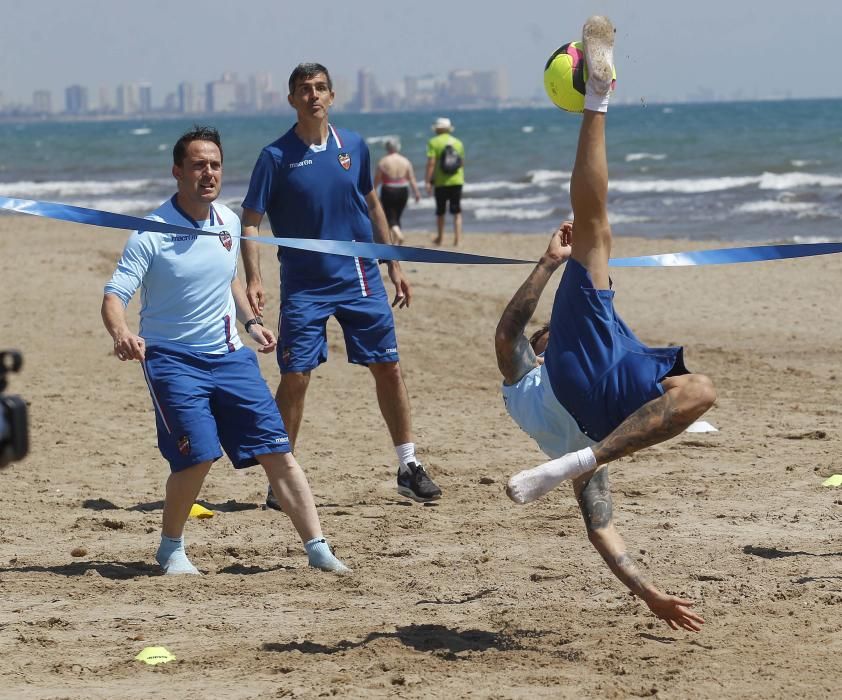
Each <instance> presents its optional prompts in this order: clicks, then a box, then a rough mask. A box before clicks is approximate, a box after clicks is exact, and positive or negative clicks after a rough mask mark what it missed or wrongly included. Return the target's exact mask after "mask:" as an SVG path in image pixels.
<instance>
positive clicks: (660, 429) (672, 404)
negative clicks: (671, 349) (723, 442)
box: [593, 374, 716, 464]
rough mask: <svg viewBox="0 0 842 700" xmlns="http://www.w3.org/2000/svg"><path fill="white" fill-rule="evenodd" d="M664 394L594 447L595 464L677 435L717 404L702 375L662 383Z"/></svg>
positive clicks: (686, 376)
mask: <svg viewBox="0 0 842 700" xmlns="http://www.w3.org/2000/svg"><path fill="white" fill-rule="evenodd" d="M663 386H664V389H665V391H664V394H663V396H660V397H659V398H657V399H654V400H652V401H650V402H649V403H647V404H644V405H643V406H641V407H640V408H639V409H637V410H636V411H635V412H634V413H632V414H631V415H630V416H629V417H628V418H626V419H625V420H624V421H623V422H622V423H620V425H618V426H617V427H616V428H615V429H614V431H613V432H612V433H611V434H610V435H609V436H608V437H606V438H605V439H604V440H601V441H600V442H598V443H597V444H596V445H594V446H593V453H594V456H595V457H596V462H597V464H607V463H608V462H613V461H614V460H615V459H620V457H626V456H628V455H630V454H632V453H634V452H637V451H638V450H642V449H643V448H644V447H650V446H652V445H656V444H658V443H659V442H665V441H666V440H669V439H670V438H673V437H675V436H676V435H679V434H680V433H681V432H683V431H684V430H685V429H686V428H687V426H688V425H690V424H691V423H693V422H694V421H695V420H697V419H698V418H699V417H700V416H701V415H702V414H703V413H705V411H707V410H708V409H709V408H710V407H711V406H712V405H713V403H714V401H716V392H715V391H714V388H713V383H712V382H711V381H710V379H708V378H707V377H706V376H704V375H702V374H685V375H683V376H681V377H669V378H667V379H665V380H664V381H663Z"/></svg>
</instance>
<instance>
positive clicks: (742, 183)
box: [608, 176, 761, 194]
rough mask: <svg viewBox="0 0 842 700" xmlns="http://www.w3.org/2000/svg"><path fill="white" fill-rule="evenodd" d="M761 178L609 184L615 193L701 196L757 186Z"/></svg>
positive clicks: (695, 179)
mask: <svg viewBox="0 0 842 700" xmlns="http://www.w3.org/2000/svg"><path fill="white" fill-rule="evenodd" d="M760 180H761V178H759V177H750V176H747V177H703V178H694V179H690V178H678V179H675V180H614V181H613V182H609V184H608V188H609V189H611V190H614V191H615V192H624V193H627V194H643V193H659V192H678V193H682V194H701V193H704V192H721V191H723V190H732V189H737V188H740V187H748V186H749V185H756V184H758V183H759V182H760Z"/></svg>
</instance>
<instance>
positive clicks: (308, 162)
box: [289, 158, 313, 170]
mask: <svg viewBox="0 0 842 700" xmlns="http://www.w3.org/2000/svg"><path fill="white" fill-rule="evenodd" d="M305 165H313V161H312V160H310V159H309V158H308V159H307V160H300V161H298V162H297V163H290V164H289V167H290V170H292V169H293V168H303V167H304V166H305Z"/></svg>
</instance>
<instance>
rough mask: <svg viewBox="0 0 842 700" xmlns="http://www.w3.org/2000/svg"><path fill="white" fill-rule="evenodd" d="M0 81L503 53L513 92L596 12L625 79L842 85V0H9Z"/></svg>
mask: <svg viewBox="0 0 842 700" xmlns="http://www.w3.org/2000/svg"><path fill="white" fill-rule="evenodd" d="M3 5H4V7H3V21H2V23H0V92H2V93H3V97H4V99H5V100H6V101H7V102H8V101H10V100H15V101H21V102H25V103H29V102H31V99H32V91H33V90H35V89H39V88H40V89H49V90H52V91H53V105H54V108H56V107H58V108H61V107H63V100H64V93H63V91H64V88H65V87H66V86H67V85H70V84H74V83H79V84H82V85H85V86H87V87H88V88H89V89H90V91H91V98H92V99H95V98H96V95H97V92H98V89H99V87H100V86H107V87H109V88H113V87H114V86H116V84H117V83H119V82H123V81H149V82H151V83H152V85H153V102H154V103H155V104H160V103H161V102H162V100H163V97H164V95H165V93H167V92H172V91H173V90H174V89H175V86H176V85H177V84H178V83H179V82H180V81H182V80H189V81H194V82H196V83H204V82H206V81H208V80H212V79H216V78H218V77H219V76H220V75H221V73H222V72H223V71H227V70H230V71H236V72H237V73H239V74H240V77H241V78H244V77H245V76H247V75H248V74H249V73H253V72H259V71H264V72H269V73H272V74H273V77H274V79H275V84H276V86H277V85H283V84H284V82H285V80H286V77H287V76H288V75H289V72H290V70H291V69H292V67H293V66H294V65H295V64H296V63H298V62H299V61H304V60H316V61H320V62H322V63H325V64H326V65H327V66H328V68H329V69H330V70H331V72H332V73H334V74H336V75H337V76H344V77H346V78H348V79H351V80H353V78H354V76H355V75H356V71H357V70H358V69H360V68H368V69H370V70H372V71H374V73H375V75H376V76H377V77H378V80H379V84H380V85H381V86H382V87H390V86H392V85H394V84H397V83H398V82H400V81H401V79H402V77H403V76H404V75H421V74H424V73H446V72H447V71H448V70H449V69H452V68H470V69H487V68H497V67H499V68H505V69H506V70H507V72H508V77H509V88H510V92H511V94H512V95H513V96H532V95H536V94H539V93H540V92H541V90H542V87H541V85H542V84H541V76H542V70H543V65H544V62H545V60H546V58H547V56H548V55H549V54H550V53H551V52H552V51H553V50H554V49H555V48H557V46H558V45H560V44H562V43H564V42H566V41H568V40H570V39H573V38H576V37H577V36H578V34H579V32H580V30H581V25H582V22H583V20H584V19H585V18H586V17H587V15H589V14H593V13H596V12H604V13H606V14H608V15H609V16H611V17H612V19H613V20H614V22H615V24H616V26H617V32H618V38H617V51H616V57H617V64H618V66H617V68H618V78H619V82H620V86H619V95H620V96H622V97H624V98H626V99H634V100H637V99H640V98H642V99H650V100H653V99H683V98H684V97H686V96H687V95H689V94H692V93H696V92H698V91H699V90H700V89H707V90H712V91H713V92H714V93H716V94H717V95H719V96H724V97H730V96H735V95H736V94H737V93H738V91H740V92H741V94H742V95H743V96H744V97H747V98H751V97H763V96H768V95H770V94H773V93H777V94H784V93H787V92H788V93H790V94H791V95H792V96H793V97H809V96H840V95H842V81H840V80H839V65H840V63H842V60H840V57H839V48H838V43H839V38H838V37H839V34H840V31H842V3H840V2H838V0H834V1H833V2H831V1H830V0H798V1H796V2H791V1H790V0H705V1H704V2H687V1H686V0H613V1H611V0H609V1H606V2H595V1H590V0H552V1H551V0H534V1H533V0H515V1H512V0H508V1H506V2H503V1H502V0H423V1H417V0H416V1H415V2H403V1H402V0H350V2H348V1H346V2H331V1H327V2H320V3H319V2H298V3H292V2H285V1H283V0H239V2H232V1H230V0H204V1H203V2H183V1H181V0H146V1H145V2H144V1H142V0H133V1H132V2H128V1H127V0H5V2H4V3H3Z"/></svg>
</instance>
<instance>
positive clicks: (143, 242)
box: [105, 231, 155, 306]
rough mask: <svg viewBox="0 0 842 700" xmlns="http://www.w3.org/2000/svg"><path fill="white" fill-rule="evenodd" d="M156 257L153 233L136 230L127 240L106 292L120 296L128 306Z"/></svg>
mask: <svg viewBox="0 0 842 700" xmlns="http://www.w3.org/2000/svg"><path fill="white" fill-rule="evenodd" d="M154 257H155V246H154V242H153V236H152V234H150V233H145V232H143V231H135V232H134V233H133V234H132V235H131V238H129V240H128V241H127V242H126V247H125V248H124V249H123V255H122V256H120V260H119V262H118V263H117V269H116V270H115V271H114V275H113V276H112V277H111V279H110V280H109V281H108V283H107V284H106V285H105V293H106V294H114V295H115V296H117V297H119V298H120V300H121V301H122V302H123V306H127V305H128V303H129V301H130V300H131V298H132V297H133V296H134V293H135V292H136V291H137V290H138V288H139V287H140V285H141V284H142V283H143V278H144V277H145V276H146V273H147V271H148V270H149V266H150V265H151V264H152V259H153V258H154Z"/></svg>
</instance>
